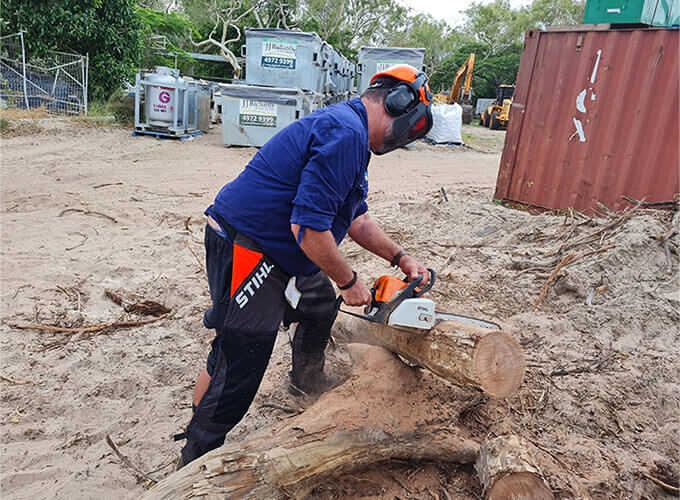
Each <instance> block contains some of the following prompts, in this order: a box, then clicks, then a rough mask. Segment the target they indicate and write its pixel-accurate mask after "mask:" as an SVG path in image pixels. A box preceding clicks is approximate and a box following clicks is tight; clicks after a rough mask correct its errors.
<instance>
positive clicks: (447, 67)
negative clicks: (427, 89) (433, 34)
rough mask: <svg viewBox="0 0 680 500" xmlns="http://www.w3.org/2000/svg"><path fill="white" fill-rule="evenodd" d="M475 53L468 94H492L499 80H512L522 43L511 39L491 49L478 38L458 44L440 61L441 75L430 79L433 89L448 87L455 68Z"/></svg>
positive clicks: (515, 76)
mask: <svg viewBox="0 0 680 500" xmlns="http://www.w3.org/2000/svg"><path fill="white" fill-rule="evenodd" d="M470 53H474V54H475V68H474V72H473V77H472V95H473V96H474V97H475V98H479V97H495V95H496V87H497V86H498V85H500V84H512V83H515V80H516V78H517V70H518V68H519V61H520V57H521V55H522V44H520V43H513V44H510V45H509V46H507V47H504V48H502V49H500V50H499V51H498V52H495V53H491V51H490V49H489V46H488V45H487V44H484V43H481V42H472V43H468V44H465V45H463V46H461V47H460V48H459V49H458V50H456V52H455V54H453V55H452V56H451V57H449V58H447V59H445V60H444V61H443V62H442V64H441V72H440V75H441V76H437V77H436V78H433V80H432V82H431V83H432V87H433V90H440V89H441V90H449V88H450V86H451V83H452V82H453V78H454V76H455V74H456V71H458V68H460V66H461V65H462V64H463V63H464V62H465V60H466V59H467V58H468V57H469V56H470Z"/></svg>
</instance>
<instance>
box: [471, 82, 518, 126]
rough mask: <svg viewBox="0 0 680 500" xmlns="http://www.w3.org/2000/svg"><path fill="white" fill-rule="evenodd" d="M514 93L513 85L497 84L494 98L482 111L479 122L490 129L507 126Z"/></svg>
mask: <svg viewBox="0 0 680 500" xmlns="http://www.w3.org/2000/svg"><path fill="white" fill-rule="evenodd" d="M514 93H515V86H514V85H499V86H498V88H497V89H496V100H495V101H494V102H492V103H491V106H489V107H488V108H487V109H485V110H484V111H482V114H481V116H480V118H479V124H480V125H484V126H485V127H489V128H490V129H491V130H499V129H502V128H507V127H508V120H509V118H510V107H511V106H512V95H513V94H514Z"/></svg>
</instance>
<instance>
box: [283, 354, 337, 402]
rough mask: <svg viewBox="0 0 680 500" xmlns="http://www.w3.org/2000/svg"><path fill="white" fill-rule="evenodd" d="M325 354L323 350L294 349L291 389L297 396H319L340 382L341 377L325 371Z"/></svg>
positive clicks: (289, 387)
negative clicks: (309, 352)
mask: <svg viewBox="0 0 680 500" xmlns="http://www.w3.org/2000/svg"><path fill="white" fill-rule="evenodd" d="M324 360H325V355H324V353H323V352H321V353H314V354H308V353H303V352H295V350H294V351H293V370H292V371H290V372H288V375H289V377H290V384H289V385H288V389H289V391H290V392H291V393H292V394H293V395H296V396H300V395H303V396H318V395H320V394H323V393H324V392H326V391H329V390H331V389H333V388H334V387H336V386H338V385H339V384H340V380H341V378H340V377H339V376H336V375H328V374H326V373H324V371H323V365H324Z"/></svg>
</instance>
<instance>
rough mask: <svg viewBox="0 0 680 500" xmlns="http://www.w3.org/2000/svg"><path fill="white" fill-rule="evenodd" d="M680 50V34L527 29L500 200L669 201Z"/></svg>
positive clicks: (544, 203) (677, 135)
mask: <svg viewBox="0 0 680 500" xmlns="http://www.w3.org/2000/svg"><path fill="white" fill-rule="evenodd" d="M570 28H571V29H572V30H574V29H576V30H578V29H581V28H580V27H570ZM679 52H680V30H677V29H631V30H606V31H588V28H587V27H586V26H584V27H583V31H562V32H559V31H547V32H544V31H528V32H527V33H526V37H525V41H524V50H523V52H522V59H521V62H520V67H519V73H518V75H517V88H516V90H515V95H514V100H513V104H512V110H511V112H510V124H509V127H508V132H507V135H506V138H505V147H504V149H503V156H502V159H501V166H500V171H499V174H498V181H497V184H496V194H495V198H497V199H502V200H506V201H510V202H518V203H522V204H527V205H532V206H535V207H539V208H545V209H566V208H568V207H571V208H573V209H575V210H581V211H587V210H588V209H590V208H597V202H601V203H603V204H604V205H606V206H608V207H609V208H611V209H615V210H619V209H622V208H624V207H626V206H630V204H629V203H628V202H626V201H624V200H623V199H622V198H621V197H622V196H628V197H630V198H635V199H643V198H645V199H646V201H648V202H659V201H668V200H672V199H673V196H674V195H675V194H676V193H678V192H680V188H679V186H678V183H679V181H678V169H679V168H680V165H679V164H680V152H679V150H680V125H679V122H678V111H679V106H680V98H679V93H680V83H679V74H680V68H679V64H680V53H679Z"/></svg>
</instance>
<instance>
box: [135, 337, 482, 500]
mask: <svg viewBox="0 0 680 500" xmlns="http://www.w3.org/2000/svg"><path fill="white" fill-rule="evenodd" d="M348 350H349V352H350V355H351V357H352V361H353V364H354V366H353V371H352V374H351V375H350V377H349V379H348V380H347V381H346V382H345V383H344V384H342V385H341V386H339V387H336V388H335V389H333V390H331V391H329V392H327V393H326V394H324V395H323V396H321V397H320V398H319V399H318V400H317V401H316V402H315V403H314V404H313V405H311V406H310V407H309V408H307V409H306V410H305V412H304V413H301V414H299V415H296V416H293V417H289V418H287V419H285V420H282V421H279V422H276V423H274V424H272V425H270V426H267V427H265V428H261V429H259V430H258V431H256V432H254V433H252V434H250V435H249V436H248V437H247V439H246V440H245V441H243V442H238V443H227V444H225V445H224V446H222V447H220V448H218V449H216V450H214V451H212V452H210V453H208V454H206V455H204V456H203V457H201V458H199V459H197V460H195V461H194V462H191V463H190V464H188V465H186V466H185V467H184V468H183V469H181V470H179V471H178V472H175V473H173V474H171V475H170V476H168V477H167V478H166V479H164V480H163V481H161V482H160V483H158V484H157V485H155V486H154V487H153V488H151V489H150V490H149V491H147V492H146V493H145V494H144V496H143V498H147V499H161V498H190V497H194V496H206V495H207V496H208V497H220V498H224V497H233V498H241V497H247V498H256V499H272V498H283V497H286V498H289V497H294V498H303V497H305V495H307V494H308V493H309V492H310V491H311V490H312V489H313V488H314V487H315V486H318V485H322V484H324V483H323V482H324V481H325V480H327V479H329V478H331V477H333V476H337V475H340V474H344V473H347V472H350V471H352V470H356V469H360V468H363V467H366V466H369V465H373V464H377V463H379V462H384V461H386V460H388V459H390V458H401V459H414V460H433V461H437V462H457V463H473V462H474V461H475V460H476V458H477V452H478V451H479V444H478V443H477V442H475V441H473V440H472V439H470V438H469V435H468V434H466V432H467V431H466V430H465V429H461V428H458V427H456V423H457V422H458V420H459V415H458V413H459V408H460V407H461V406H462V404H461V402H460V401H458V399H457V398H462V396H461V394H460V393H457V391H455V390H453V388H452V387H451V386H450V385H448V384H446V383H445V382H444V381H442V380H439V379H437V378H436V377H434V376H433V375H431V374H430V373H427V372H424V371H422V370H417V369H414V368H411V367H409V366H407V365H406V364H404V363H403V362H402V361H401V360H399V359H398V358H397V357H396V356H395V355H394V354H392V353H390V352H388V351H386V350H385V349H382V348H380V347H375V346H367V345H358V344H350V345H349V346H348Z"/></svg>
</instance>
